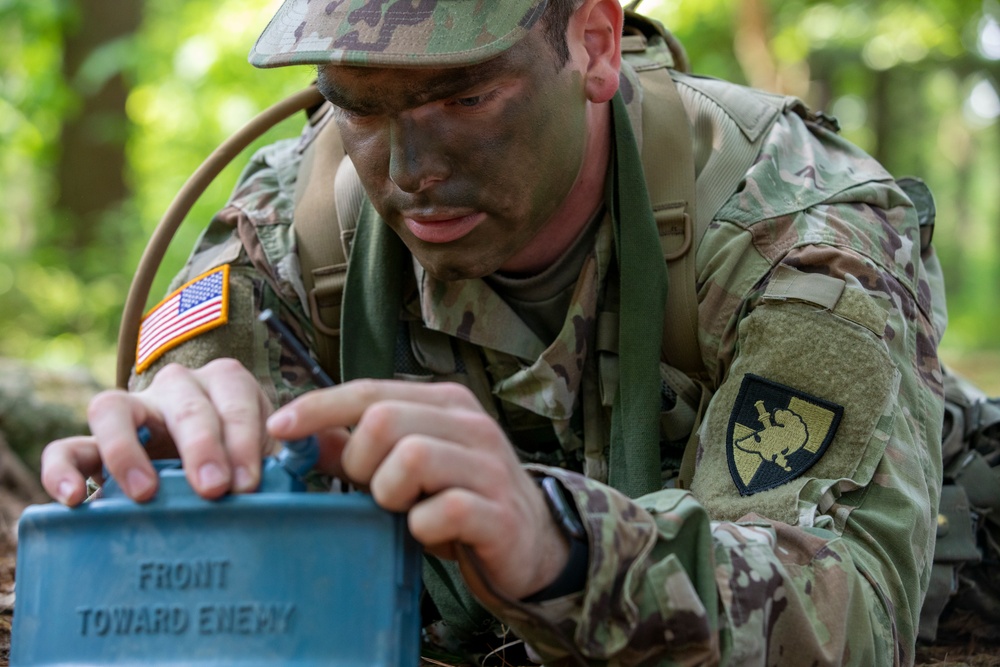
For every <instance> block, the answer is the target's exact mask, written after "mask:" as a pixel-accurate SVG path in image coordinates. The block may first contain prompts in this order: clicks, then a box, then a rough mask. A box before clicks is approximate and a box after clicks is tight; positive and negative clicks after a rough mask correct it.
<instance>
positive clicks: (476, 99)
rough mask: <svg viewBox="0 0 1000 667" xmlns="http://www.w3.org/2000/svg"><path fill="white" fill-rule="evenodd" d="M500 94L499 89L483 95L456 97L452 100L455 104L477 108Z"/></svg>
mask: <svg viewBox="0 0 1000 667" xmlns="http://www.w3.org/2000/svg"><path fill="white" fill-rule="evenodd" d="M499 94H500V91H499V89H498V90H492V91H490V92H488V93H484V94H483V95H470V96H468V97H456V98H454V99H453V100H452V103H453V104H456V105H458V106H460V107H463V108H465V109H475V108H477V107H481V106H484V105H486V104H487V103H489V102H490V101H492V100H493V99H495V98H496V97H497V96H498V95H499Z"/></svg>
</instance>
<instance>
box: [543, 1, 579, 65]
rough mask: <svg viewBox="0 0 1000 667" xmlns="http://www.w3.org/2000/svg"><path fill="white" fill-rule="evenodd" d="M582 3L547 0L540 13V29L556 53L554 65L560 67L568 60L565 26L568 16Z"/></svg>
mask: <svg viewBox="0 0 1000 667" xmlns="http://www.w3.org/2000/svg"><path fill="white" fill-rule="evenodd" d="M582 3H583V0H549V4H548V7H546V8H545V14H543V15H542V29H543V30H544V31H545V41H546V42H548V44H549V46H550V47H552V50H553V51H554V52H555V54H556V61H557V62H556V65H557V68H558V69H562V68H563V67H565V66H566V63H567V62H569V46H568V45H567V44H566V27H567V26H568V25H569V17H570V16H572V15H573V12H575V11H576V9H577V7H579V6H580V5H581V4H582Z"/></svg>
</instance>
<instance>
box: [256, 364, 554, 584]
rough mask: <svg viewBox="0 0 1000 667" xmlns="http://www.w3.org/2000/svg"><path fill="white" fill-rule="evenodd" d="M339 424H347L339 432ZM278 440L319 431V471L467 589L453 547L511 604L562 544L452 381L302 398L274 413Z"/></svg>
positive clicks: (511, 457)
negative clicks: (354, 491)
mask: <svg viewBox="0 0 1000 667" xmlns="http://www.w3.org/2000/svg"><path fill="white" fill-rule="evenodd" d="M345 428H350V429H351V432H350V434H349V435H348V432H347V431H346V430H345ZM268 430H269V431H270V433H271V435H272V436H274V437H275V438H278V439H292V438H299V437H304V436H307V435H309V434H313V433H314V434H317V435H318V436H319V439H320V444H321V446H322V449H323V454H322V455H321V465H323V464H324V463H325V464H326V465H325V467H326V468H327V471H328V472H333V473H334V474H339V475H343V476H346V477H347V478H348V479H349V480H351V481H352V482H353V483H355V484H358V485H360V486H363V487H367V488H369V489H370V491H371V493H372V496H373V497H374V499H375V501H376V502H377V503H378V504H379V505H380V506H382V507H383V508H385V509H387V510H390V511H397V512H406V513H407V514H408V524H409V528H410V532H411V533H412V534H413V536H414V537H415V538H416V539H417V540H418V541H419V542H421V543H422V544H423V545H424V547H425V548H426V549H427V550H428V551H430V552H431V553H433V554H435V555H437V556H440V557H443V558H452V559H454V558H458V560H459V564H460V565H461V566H462V571H463V575H464V576H465V579H466V581H467V582H468V584H469V586H470V589H471V590H472V591H473V592H474V593H476V595H478V596H479V597H480V598H481V599H484V600H487V601H488V600H489V597H490V596H489V594H488V593H487V591H486V590H484V589H483V587H482V583H481V582H480V581H478V577H477V576H476V574H475V572H474V571H473V568H471V567H470V565H471V564H470V563H468V562H466V561H465V559H463V558H461V557H460V556H461V553H460V551H461V550H460V549H459V548H458V545H460V544H462V545H466V546H467V547H468V548H470V549H471V550H472V552H473V553H474V554H475V556H476V558H477V559H478V560H479V562H480V563H481V564H482V567H483V570H484V572H483V574H484V575H485V576H486V577H487V578H488V579H489V580H490V583H491V584H492V586H493V587H494V588H495V589H496V591H498V592H499V593H501V594H503V595H507V596H509V597H511V598H514V599H519V598H522V597H525V596H528V595H530V594H532V593H534V592H536V591H538V590H541V589H542V588H544V587H545V586H547V585H548V584H549V583H551V582H552V581H554V580H555V578H556V577H557V576H558V574H559V572H560V571H561V570H562V568H563V567H564V566H565V564H566V561H567V559H568V555H569V546H568V542H567V541H566V538H565V537H563V536H562V534H561V533H560V532H559V530H558V529H557V527H556V525H555V521H554V520H553V518H552V516H551V514H550V513H549V511H548V508H547V506H546V504H545V500H544V497H543V496H542V493H541V491H540V490H539V488H538V486H537V484H536V483H535V482H534V481H533V480H532V479H531V477H530V476H529V475H528V474H527V473H526V472H525V471H524V469H523V468H522V467H521V464H520V462H519V461H518V458H517V455H516V453H515V452H514V449H513V448H512V447H511V445H510V442H509V441H508V440H507V437H506V435H505V434H504V432H503V430H502V429H501V428H500V426H499V425H498V424H497V423H496V422H495V421H494V420H493V419H492V418H491V417H490V416H489V415H488V414H486V413H485V412H484V411H483V409H482V408H481V406H480V405H479V403H478V401H477V400H476V398H475V396H474V395H473V394H472V393H471V392H470V391H469V390H468V389H466V388H465V387H463V386H461V385H457V384H422V383H414V382H397V381H374V380H361V381H355V382H349V383H345V384H342V385H338V386H336V387H332V388H330V389H323V390H319V391H313V392H309V393H308V394H305V395H304V396H301V397H300V398H298V399H296V400H295V401H293V402H291V403H289V404H288V405H286V406H285V407H283V408H282V409H280V410H278V411H277V412H275V414H274V415H272V416H271V418H270V419H269V420H268Z"/></svg>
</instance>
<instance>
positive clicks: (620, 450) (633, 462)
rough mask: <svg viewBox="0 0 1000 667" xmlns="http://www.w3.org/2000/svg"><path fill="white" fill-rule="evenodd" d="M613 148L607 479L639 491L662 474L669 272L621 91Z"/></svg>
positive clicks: (608, 189) (615, 104)
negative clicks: (615, 308)
mask: <svg viewBox="0 0 1000 667" xmlns="http://www.w3.org/2000/svg"><path fill="white" fill-rule="evenodd" d="M611 108H612V117H613V121H614V134H615V150H614V152H613V154H612V164H611V166H610V169H609V170H608V180H607V183H606V186H605V202H606V203H607V205H608V208H609V210H610V212H611V217H612V220H613V223H614V231H615V247H616V250H617V254H616V257H617V259H618V267H619V275H620V280H621V307H620V311H619V338H618V340H619V348H618V349H619V350H620V358H619V364H620V373H621V374H620V376H619V377H620V378H621V379H620V381H619V383H618V390H617V392H616V393H615V403H614V411H613V412H612V416H611V452H610V456H609V457H608V459H609V460H608V477H609V479H608V481H609V482H610V484H611V486H613V487H614V488H616V489H618V490H619V491H621V492H623V493H625V494H626V495H628V496H630V497H632V498H635V497H638V496H641V495H644V494H646V493H650V492H652V491H657V490H659V489H660V487H661V486H662V482H661V479H660V422H659V414H660V342H661V336H662V333H663V310H664V304H665V303H666V300H667V272H666V268H665V266H664V262H663V256H662V254H661V251H660V237H659V233H658V232H657V228H656V221H655V220H654V219H653V214H652V210H651V208H650V203H649V195H648V194H647V192H646V181H645V178H644V176H643V172H642V161H641V160H640V158H639V150H638V147H637V146H636V141H635V136H634V135H633V134H632V126H631V124H630V123H629V120H628V112H627V111H626V109H625V102H624V100H623V99H622V96H621V93H620V92H619V93H616V94H615V97H614V100H613V101H612V107H611Z"/></svg>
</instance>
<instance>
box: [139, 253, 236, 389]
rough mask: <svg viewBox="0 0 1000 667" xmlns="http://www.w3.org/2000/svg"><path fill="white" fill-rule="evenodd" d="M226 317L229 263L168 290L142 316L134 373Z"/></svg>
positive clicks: (142, 369)
mask: <svg viewBox="0 0 1000 667" xmlns="http://www.w3.org/2000/svg"><path fill="white" fill-rule="evenodd" d="M228 319H229V265H228V264H225V265H223V266H220V267H219V268H217V269H212V270H211V271H208V272H206V273H203V274H201V275H200V276H198V277H197V278H195V279H194V280H191V281H189V282H187V283H185V284H184V285H183V286H181V287H180V288H179V289H177V290H175V291H174V292H173V293H171V294H170V295H169V296H167V298H165V299H164V300H163V301H161V302H160V303H159V304H158V305H157V306H156V307H155V308H153V309H152V310H151V311H149V312H148V313H147V314H146V316H145V317H143V318H142V324H141V325H140V326H139V342H138V344H137V346H136V354H135V358H136V362H135V372H136V373H142V372H143V371H144V370H146V369H147V368H149V367H150V366H151V365H152V364H153V362H154V361H156V360H157V359H159V358H160V357H161V356H163V354H164V353H166V352H167V351H168V350H172V349H173V348H175V347H177V346H178V345H180V344H181V343H183V342H185V341H188V340H191V339H192V338H194V337H195V336H197V335H199V334H202V333H204V332H206V331H209V330H210V329H214V328H216V327H219V326H222V325H223V324H225V323H226V322H227V321H228Z"/></svg>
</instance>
